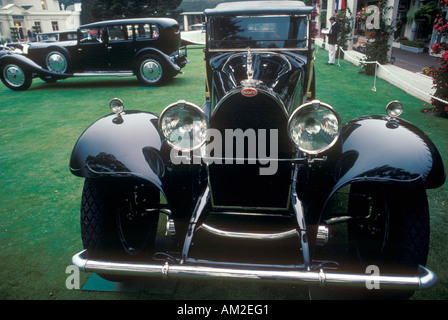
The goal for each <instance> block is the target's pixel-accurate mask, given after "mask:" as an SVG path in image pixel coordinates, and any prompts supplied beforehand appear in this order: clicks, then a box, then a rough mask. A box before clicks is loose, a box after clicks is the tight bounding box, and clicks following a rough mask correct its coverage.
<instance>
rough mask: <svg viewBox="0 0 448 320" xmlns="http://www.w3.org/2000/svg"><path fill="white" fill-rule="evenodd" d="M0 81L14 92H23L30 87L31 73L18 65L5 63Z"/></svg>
mask: <svg viewBox="0 0 448 320" xmlns="http://www.w3.org/2000/svg"><path fill="white" fill-rule="evenodd" d="M1 79H2V82H3V84H4V85H5V86H7V87H8V88H9V89H11V90H14V91H24V90H26V89H28V88H29V87H30V86H31V83H32V81H33V77H32V74H31V72H29V71H28V70H27V69H26V68H24V67H23V66H22V65H20V64H18V63H6V65H5V66H4V67H3V68H2V71H1Z"/></svg>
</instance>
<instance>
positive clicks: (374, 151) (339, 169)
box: [332, 116, 445, 194]
mask: <svg viewBox="0 0 448 320" xmlns="http://www.w3.org/2000/svg"><path fill="white" fill-rule="evenodd" d="M341 140H342V155H341V157H340V159H339V160H338V162H337V163H336V166H335V181H336V184H335V186H334V188H333V191H332V194H333V193H334V192H335V191H336V190H337V189H339V188H341V187H342V186H344V185H347V184H351V183H353V182H360V181H369V182H370V181H371V182H380V183H388V184H399V185H402V186H409V187H418V188H425V189H431V188H437V187H440V186H441V185H442V184H443V183H444V182H445V170H444V166H443V162H442V158H441V156H440V153H439V151H438V150H437V148H436V146H435V145H434V143H433V142H432V141H431V140H430V139H429V137H428V136H427V135H425V134H424V133H423V132H422V131H421V130H420V129H418V128H417V127H415V126H414V125H412V124H411V123H409V122H407V121H405V120H402V119H397V120H396V121H388V118H387V117H385V116H366V117H361V118H357V119H354V120H352V121H351V122H349V123H347V124H346V125H345V126H344V127H343V130H342V134H341Z"/></svg>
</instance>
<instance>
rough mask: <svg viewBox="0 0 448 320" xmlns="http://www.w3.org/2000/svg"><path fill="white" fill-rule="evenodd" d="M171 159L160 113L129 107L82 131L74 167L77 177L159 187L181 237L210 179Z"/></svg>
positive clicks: (197, 167) (196, 168)
mask: <svg viewBox="0 0 448 320" xmlns="http://www.w3.org/2000/svg"><path fill="white" fill-rule="evenodd" d="M170 157H171V148H170V147H169V146H168V144H167V143H166V142H165V141H164V140H163V139H161V136H160V134H159V131H158V116H157V115H155V114H153V113H150V112H143V111H125V112H124V113H123V114H122V115H121V116H117V115H115V114H110V115H107V116H105V117H103V118H101V119H99V120H97V121H96V122H95V123H93V124H92V125H90V126H89V127H88V128H87V129H86V130H85V131H84V132H83V134H82V135H81V136H80V137H79V139H78V141H77V142H76V144H75V146H74V148H73V151H72V155H71V158H70V171H71V173H72V174H74V175H76V176H78V177H84V178H92V179H105V180H108V181H111V180H115V181H117V180H118V179H123V180H126V179H132V180H137V181H139V182H145V183H149V184H152V185H154V186H155V187H157V188H158V189H159V190H160V192H161V193H162V194H163V196H164V197H165V199H166V201H167V205H168V207H169V208H170V210H171V215H170V217H171V218H172V219H174V220H175V221H176V223H177V226H176V234H179V236H180V238H181V239H182V236H183V235H185V233H186V229H187V227H188V222H189V220H190V216H191V213H192V212H193V209H194V206H195V204H196V200H197V199H198V197H199V194H200V191H201V190H202V188H203V185H204V184H206V182H207V179H206V177H205V176H204V169H203V167H202V166H201V165H195V166H189V165H172V164H171V162H170Z"/></svg>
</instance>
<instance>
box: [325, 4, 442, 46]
mask: <svg viewBox="0 0 448 320" xmlns="http://www.w3.org/2000/svg"><path fill="white" fill-rule="evenodd" d="M320 1H321V2H320V3H321V7H320V10H321V14H324V15H326V25H329V19H330V17H331V16H333V15H334V14H335V13H336V12H337V11H338V10H339V9H340V7H339V8H338V3H339V1H344V0H320ZM431 1H434V0H387V3H386V7H389V10H387V12H386V18H387V19H388V21H389V23H390V24H392V25H394V26H395V28H396V32H395V34H394V38H393V39H390V42H391V45H393V46H400V42H401V41H402V40H409V41H413V42H418V43H419V44H421V45H422V46H423V47H422V50H423V51H425V52H429V53H430V54H431V45H432V44H433V43H435V42H436V41H440V39H437V37H436V36H437V35H436V32H435V31H434V30H433V28H432V27H433V23H432V22H430V21H425V20H424V19H410V18H409V15H410V14H411V13H413V12H415V11H416V10H417V9H418V8H419V7H420V6H422V5H427V4H428V3H429V2H431ZM377 3H378V0H345V1H344V5H345V6H346V8H348V9H349V10H350V12H351V13H352V16H353V20H354V26H353V34H352V40H351V41H349V46H348V47H349V49H352V48H353V43H357V42H358V41H359V40H365V39H367V38H368V33H369V30H368V28H367V26H366V24H365V21H363V20H362V19H360V18H359V17H357V16H359V14H362V13H363V12H364V11H365V10H366V9H367V7H368V6H371V5H373V6H374V5H376V4H377ZM442 15H443V16H448V13H447V10H444V11H443V12H442ZM321 23H322V22H321V20H320V21H319V24H321ZM319 29H320V28H319ZM445 41H446V39H445Z"/></svg>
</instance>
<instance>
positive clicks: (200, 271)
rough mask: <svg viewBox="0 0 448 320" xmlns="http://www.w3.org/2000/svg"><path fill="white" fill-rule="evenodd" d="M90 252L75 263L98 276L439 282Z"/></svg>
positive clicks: (406, 284)
mask: <svg viewBox="0 0 448 320" xmlns="http://www.w3.org/2000/svg"><path fill="white" fill-rule="evenodd" d="M86 253H87V251H86V250H84V251H81V252H79V253H77V254H76V255H74V256H73V258H72V263H73V265H75V266H76V267H78V268H79V269H80V270H81V271H84V272H94V273H99V274H110V275H133V276H143V277H163V278H170V279H187V278H199V277H200V278H218V279H239V280H257V281H274V282H275V283H276V284H279V283H289V284H291V283H294V284H303V285H330V286H333V285H334V286H349V287H366V284H367V283H372V281H375V282H376V283H378V284H379V285H380V288H381V289H383V288H387V289H406V290H422V289H428V288H431V287H432V286H433V285H434V284H435V283H436V281H437V276H436V275H435V274H434V272H432V271H431V270H429V269H427V268H425V267H423V266H419V275H415V276H390V275H378V276H374V275H371V274H349V273H338V272H327V271H325V270H324V269H320V270H316V271H306V270H300V269H283V270H278V269H276V270H273V269H267V268H256V267H255V266H253V267H252V268H247V269H238V268H233V267H224V266H220V267H211V266H199V265H187V264H169V262H168V261H166V262H165V263H163V264H161V263H158V264H157V263H141V262H138V263H137V262H115V261H104V260H91V259H88V258H86Z"/></svg>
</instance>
